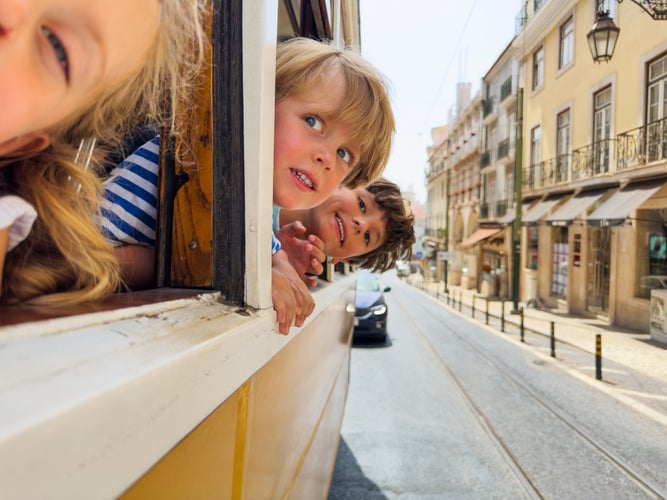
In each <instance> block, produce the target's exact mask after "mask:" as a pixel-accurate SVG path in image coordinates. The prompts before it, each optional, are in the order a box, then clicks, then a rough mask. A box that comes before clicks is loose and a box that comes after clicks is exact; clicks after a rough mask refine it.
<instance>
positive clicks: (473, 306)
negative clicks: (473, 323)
mask: <svg viewBox="0 0 667 500" xmlns="http://www.w3.org/2000/svg"><path fill="white" fill-rule="evenodd" d="M470 316H471V317H472V319H475V296H474V295H473V296H472V306H471V308H470Z"/></svg>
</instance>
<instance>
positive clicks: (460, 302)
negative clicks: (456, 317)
mask: <svg viewBox="0 0 667 500" xmlns="http://www.w3.org/2000/svg"><path fill="white" fill-rule="evenodd" d="M462 304H463V290H459V312H461V306H462Z"/></svg>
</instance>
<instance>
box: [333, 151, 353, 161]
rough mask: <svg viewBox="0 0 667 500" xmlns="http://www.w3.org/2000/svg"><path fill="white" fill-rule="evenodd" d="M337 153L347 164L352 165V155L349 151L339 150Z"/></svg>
mask: <svg viewBox="0 0 667 500" xmlns="http://www.w3.org/2000/svg"><path fill="white" fill-rule="evenodd" d="M336 153H338V156H340V157H341V158H342V159H343V161H344V162H345V163H347V164H350V163H352V153H350V152H349V151H348V150H347V149H345V148H338V150H337V151H336Z"/></svg>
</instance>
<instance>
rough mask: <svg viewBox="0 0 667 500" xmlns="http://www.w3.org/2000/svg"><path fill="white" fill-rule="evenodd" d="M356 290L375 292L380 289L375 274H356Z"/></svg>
mask: <svg viewBox="0 0 667 500" xmlns="http://www.w3.org/2000/svg"><path fill="white" fill-rule="evenodd" d="M357 290H359V291H360V292H377V291H379V290H380V285H379V284H378V281H377V279H375V276H373V275H372V274H366V273H363V274H360V275H359V276H357Z"/></svg>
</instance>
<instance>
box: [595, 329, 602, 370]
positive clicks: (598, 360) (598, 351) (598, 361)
mask: <svg viewBox="0 0 667 500" xmlns="http://www.w3.org/2000/svg"><path fill="white" fill-rule="evenodd" d="M595 378H596V379H597V380H602V335H600V334H599V333H597V334H596V335H595Z"/></svg>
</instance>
